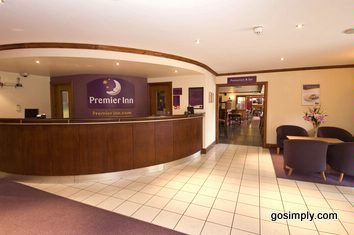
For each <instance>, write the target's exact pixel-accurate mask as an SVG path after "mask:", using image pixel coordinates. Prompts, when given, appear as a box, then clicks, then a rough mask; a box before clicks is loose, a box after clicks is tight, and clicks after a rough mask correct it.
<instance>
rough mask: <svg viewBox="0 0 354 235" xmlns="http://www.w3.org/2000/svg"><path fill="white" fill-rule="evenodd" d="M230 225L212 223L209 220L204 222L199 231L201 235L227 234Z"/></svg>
mask: <svg viewBox="0 0 354 235" xmlns="http://www.w3.org/2000/svg"><path fill="white" fill-rule="evenodd" d="M230 230H231V228H230V227H227V226H222V225H219V224H214V223H210V222H206V223H205V225H204V228H203V230H202V232H201V235H215V234H218V235H229V234H230Z"/></svg>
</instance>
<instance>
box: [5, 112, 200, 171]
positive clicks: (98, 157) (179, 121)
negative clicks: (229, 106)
mask: <svg viewBox="0 0 354 235" xmlns="http://www.w3.org/2000/svg"><path fill="white" fill-rule="evenodd" d="M202 119H203V115H202V114H195V115H189V116H184V115H178V116H166V117H146V118H125V119H111V120H92V119H91V120H74V119H58V120H53V119H43V120H36V119H33V120H29V119H28V120H27V119H0V171H4V172H7V173H13V174H21V175H41V176H65V175H85V174H96V173H107V172H117V171H123V170H130V169H136V168H141V167H146V166H152V165H157V164H161V163H167V162H171V161H174V160H178V159H181V158H184V157H187V156H189V155H191V154H193V153H196V152H198V151H200V150H201V148H202Z"/></svg>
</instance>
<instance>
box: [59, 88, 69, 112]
mask: <svg viewBox="0 0 354 235" xmlns="http://www.w3.org/2000/svg"><path fill="white" fill-rule="evenodd" d="M61 99H62V101H61V102H62V107H63V118H69V115H70V112H69V92H68V91H62V92H61Z"/></svg>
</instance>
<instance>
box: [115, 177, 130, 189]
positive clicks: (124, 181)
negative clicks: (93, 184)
mask: <svg viewBox="0 0 354 235" xmlns="http://www.w3.org/2000/svg"><path fill="white" fill-rule="evenodd" d="M131 183H133V181H131V180H127V179H120V180H117V181H115V182H114V183H112V184H111V185H112V186H116V187H119V188H124V187H125V186H127V185H129V184H131Z"/></svg>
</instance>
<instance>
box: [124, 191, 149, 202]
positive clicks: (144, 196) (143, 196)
mask: <svg viewBox="0 0 354 235" xmlns="http://www.w3.org/2000/svg"><path fill="white" fill-rule="evenodd" d="M150 198H152V195H151V194H148V193H142V192H137V193H136V194H134V195H133V196H131V197H130V198H128V201H131V202H135V203H139V204H145V203H146V202H147V201H148V200H150Z"/></svg>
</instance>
